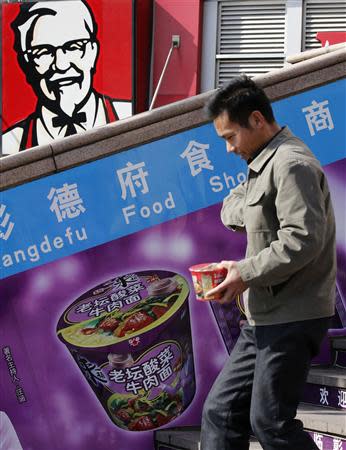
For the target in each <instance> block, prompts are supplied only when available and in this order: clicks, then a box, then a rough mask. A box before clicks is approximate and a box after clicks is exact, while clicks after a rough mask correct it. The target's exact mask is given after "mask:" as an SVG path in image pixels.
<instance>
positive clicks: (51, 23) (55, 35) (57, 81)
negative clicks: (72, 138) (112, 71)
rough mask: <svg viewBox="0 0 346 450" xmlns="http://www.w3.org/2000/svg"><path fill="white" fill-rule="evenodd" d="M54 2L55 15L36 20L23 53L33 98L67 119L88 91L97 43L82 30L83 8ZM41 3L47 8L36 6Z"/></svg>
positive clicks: (67, 3)
mask: <svg viewBox="0 0 346 450" xmlns="http://www.w3.org/2000/svg"><path fill="white" fill-rule="evenodd" d="M54 3H55V8H54V10H55V11H56V14H55V15H44V16H41V17H39V19H38V20H37V22H36V24H35V26H34V32H33V37H32V40H31V42H30V43H29V47H28V48H27V49H26V50H27V52H26V54H27V57H28V59H29V61H30V66H31V71H32V75H33V76H32V77H31V79H33V80H34V82H33V83H34V88H35V90H36V92H37V95H38V96H40V98H41V99H42V101H43V102H44V103H47V102H49V103H50V104H51V105H52V103H53V104H55V105H54V106H55V108H56V109H60V110H62V111H63V112H65V113H66V114H67V115H69V116H70V115H72V113H73V112H74V111H75V109H76V108H78V106H79V105H81V104H82V103H83V101H84V100H85V99H86V97H87V95H88V93H89V91H90V89H91V86H92V74H93V69H94V67H95V63H96V58H97V54H98V44H97V43H96V42H94V41H91V39H90V34H89V31H88V30H87V29H86V27H85V15H86V14H89V13H88V11H87V10H86V7H85V5H83V4H82V3H81V2H61V4H60V5H57V2H54ZM45 4H46V5H47V7H48V8H49V7H50V4H49V3H48V2H46V3H45V2H39V3H38V4H37V5H40V7H44V6H45ZM52 4H53V3H52Z"/></svg>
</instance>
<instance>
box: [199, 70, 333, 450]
mask: <svg viewBox="0 0 346 450" xmlns="http://www.w3.org/2000/svg"><path fill="white" fill-rule="evenodd" d="M207 111H208V113H209V116H210V118H211V119H213V121H214V125H215V129H216V132H217V134H218V135H219V136H220V137H221V138H223V139H225V141H226V147H227V151H228V152H233V153H235V154H236V155H237V156H239V157H241V158H243V159H244V160H246V161H247V164H248V178H247V181H246V182H244V183H242V184H240V185H238V186H237V187H236V188H235V189H233V190H232V191H231V193H230V194H229V195H228V196H227V197H226V198H225V199H224V202H223V207H222V211H221V219H222V222H223V223H224V225H225V226H226V227H228V228H230V229H232V230H234V231H241V230H244V231H246V233H247V251H246V256H245V258H244V259H243V260H241V261H237V262H236V261H222V262H221V263H220V266H222V267H225V268H227V270H228V274H227V277H226V279H225V281H224V282H222V283H221V284H220V285H219V286H217V287H216V288H214V289H213V290H212V291H210V294H214V293H216V292H217V293H221V295H222V298H221V300H220V301H221V302H222V303H227V302H230V301H232V299H234V298H235V297H236V296H237V295H239V294H241V293H242V292H244V291H245V290H246V289H248V288H249V292H248V298H247V299H246V300H245V311H246V316H247V322H246V323H245V324H244V325H243V326H242V328H241V334H240V336H239V339H238V341H237V344H236V346H235V348H234V349H233V351H232V353H231V356H230V359H229V360H228V361H227V362H226V364H225V366H224V368H223V369H222V371H221V373H220V374H219V376H218V377H217V379H216V381H215V383H214V385H213V387H212V389H211V391H210V393H209V395H208V397H207V400H206V402H205V405H204V409H203V418H202V449H203V450H226V449H227V450H248V449H249V438H250V433H251V431H252V432H253V433H254V434H255V436H256V437H257V439H258V440H259V442H260V444H261V445H262V447H263V449H264V450H286V449H287V450H312V449H317V446H316V445H315V443H314V442H313V440H312V439H311V438H310V436H309V435H308V433H306V432H305V431H304V430H303V427H302V423H301V422H300V421H299V420H297V419H295V416H296V411H297V406H298V404H299V401H300V398H301V395H302V391H303V388H304V384H305V381H306V378H307V375H308V371H309V367H310V362H311V359H312V358H313V357H314V356H315V355H316V354H317V353H318V351H319V346H320V343H321V341H322V339H323V337H324V336H325V334H326V332H327V329H328V325H329V320H330V317H331V316H333V315H334V297H335V275H336V253H335V222H334V214H333V208H332V204H331V197H330V193H329V189H328V184H327V180H326V177H325V175H324V173H323V171H322V168H321V165H320V163H319V162H318V160H317V159H316V158H315V156H314V155H313V154H312V152H311V151H310V150H309V149H308V147H307V146H306V145H305V144H304V143H303V142H302V141H301V140H300V139H298V138H297V137H295V136H294V135H293V134H292V133H291V132H290V130H289V129H288V128H287V127H284V128H281V127H280V126H279V125H278V124H277V123H276V121H275V118H274V115H273V111H272V108H271V105H270V102H269V100H268V98H267V97H266V95H265V93H264V91H263V90H262V89H260V88H259V87H258V86H257V85H256V84H255V83H254V82H253V81H252V80H251V79H249V78H248V77H245V76H242V77H239V78H235V79H233V80H232V81H231V82H230V83H229V84H228V85H227V86H226V87H225V88H223V89H220V90H218V91H217V92H216V94H215V95H214V96H213V97H212V98H211V100H210V101H209V103H208V105H207Z"/></svg>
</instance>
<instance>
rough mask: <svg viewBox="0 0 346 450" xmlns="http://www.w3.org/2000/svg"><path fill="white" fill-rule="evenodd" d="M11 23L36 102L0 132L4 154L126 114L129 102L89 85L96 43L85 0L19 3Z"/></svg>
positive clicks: (93, 24) (21, 60) (94, 27)
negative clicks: (23, 115)
mask: <svg viewBox="0 0 346 450" xmlns="http://www.w3.org/2000/svg"><path fill="white" fill-rule="evenodd" d="M11 27H12V29H13V31H14V34H15V44H14V48H15V51H16V52H17V57H18V62H19V65H20V67H21V69H22V70H23V72H24V73H25V75H26V79H27V81H28V83H29V84H30V85H31V86H32V88H33V90H34V92H35V94H36V96H37V105H36V109H35V111H34V112H33V113H32V114H30V115H29V116H28V117H26V118H25V119H24V120H22V121H21V122H18V123H16V124H15V125H14V126H13V127H11V128H9V129H8V130H6V132H5V133H4V134H3V140H2V144H3V153H4V154H14V153H17V152H18V151H21V150H25V149H27V148H31V147H33V146H35V145H42V144H47V143H49V142H51V141H52V140H54V139H56V138H62V137H65V136H70V135H72V134H75V133H80V132H82V131H84V130H88V129H90V128H93V127H95V126H99V125H104V124H106V123H108V122H113V121H115V120H118V119H122V118H124V117H128V116H130V115H131V112H132V105H131V102H128V101H114V100H113V99H111V98H109V97H107V96H105V95H102V94H100V93H98V92H96V91H95V90H94V89H93V76H94V74H95V69H96V62H97V58H98V54H99V42H98V40H97V38H96V34H97V24H96V22H95V19H94V16H93V13H92V11H91V9H90V8H89V6H88V5H87V3H86V2H85V1H84V0H74V1H71V0H69V1H42V2H41V1H40V2H30V3H24V4H22V5H21V6H20V12H19V14H18V15H17V17H16V18H15V20H14V21H13V22H12V24H11ZM19 101H20V99H19Z"/></svg>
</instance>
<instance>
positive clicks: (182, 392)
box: [57, 270, 196, 431]
mask: <svg viewBox="0 0 346 450" xmlns="http://www.w3.org/2000/svg"><path fill="white" fill-rule="evenodd" d="M188 297H189V287H188V283H187V281H186V280H185V278H183V277H182V276H181V275H179V274H176V273H173V272H168V271H162V270H157V271H143V272H136V273H129V274H126V275H122V276H117V277H115V278H112V279H111V280H107V281H106V282H104V283H102V284H100V285H98V286H96V287H94V288H93V289H90V290H89V291H88V292H86V293H85V294H83V295H81V296H80V297H79V298H78V299H77V300H76V301H75V302H73V303H72V305H71V306H70V307H69V308H68V309H67V310H66V311H65V312H64V313H63V315H62V316H61V318H60V320H59V323H58V326H57V334H58V337H59V339H60V340H61V341H62V342H63V343H64V344H65V345H66V347H67V348H68V350H69V351H70V353H71V354H72V356H73V358H74V360H75V361H76V363H77V364H78V366H79V368H80V370H81V371H82V373H83V375H84V377H85V378H86V380H87V381H88V383H89V385H90V386H91V388H92V389H93V390H94V392H95V394H96V396H97V397H98V399H99V401H100V402H101V404H102V406H103V408H104V409H105V410H106V412H107V414H108V416H109V417H110V418H111V420H112V421H113V422H114V423H115V424H116V425H117V426H118V427H120V428H123V429H125V430H129V431H146V430H153V429H156V428H159V427H161V426H163V425H166V424H168V423H169V422H171V421H172V420H174V419H175V418H176V417H177V416H179V415H180V414H182V413H183V412H184V411H185V410H186V409H187V407H188V406H189V404H190V403H191V401H192V399H193V397H194V394H195V389H196V386H195V373H194V363H193V349H192V341H191V327H190V314H189V307H188Z"/></svg>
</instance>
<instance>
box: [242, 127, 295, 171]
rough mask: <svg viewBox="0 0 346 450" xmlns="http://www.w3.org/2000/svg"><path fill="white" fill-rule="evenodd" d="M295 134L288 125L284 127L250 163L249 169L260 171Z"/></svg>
mask: <svg viewBox="0 0 346 450" xmlns="http://www.w3.org/2000/svg"><path fill="white" fill-rule="evenodd" d="M292 136H293V134H292V133H291V130H290V129H289V128H288V127H284V128H283V129H282V130H281V131H280V132H279V133H278V134H277V135H276V136H275V137H274V138H273V139H272V140H271V141H270V142H269V144H268V145H267V146H266V147H264V149H263V150H262V151H261V153H260V154H259V155H258V156H257V157H256V158H255V159H254V160H253V161H251V163H250V164H249V169H251V170H253V171H254V172H256V173H258V172H260V171H261V170H262V168H263V166H264V165H265V164H266V162H267V161H268V160H269V159H270V158H271V157H272V156H273V155H274V153H275V152H276V150H277V149H278V147H279V146H280V145H281V144H282V143H283V142H284V141H286V140H287V139H288V138H290V137H292Z"/></svg>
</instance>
